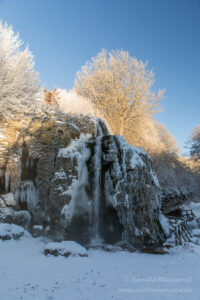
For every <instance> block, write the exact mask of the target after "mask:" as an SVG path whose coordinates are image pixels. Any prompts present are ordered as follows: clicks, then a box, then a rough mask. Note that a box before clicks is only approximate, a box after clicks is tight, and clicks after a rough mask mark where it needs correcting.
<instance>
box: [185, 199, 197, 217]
mask: <svg viewBox="0 0 200 300" xmlns="http://www.w3.org/2000/svg"><path fill="white" fill-rule="evenodd" d="M181 209H192V211H193V213H194V214H195V216H196V217H198V218H200V203H197V202H190V203H189V204H184V205H182V206H181Z"/></svg>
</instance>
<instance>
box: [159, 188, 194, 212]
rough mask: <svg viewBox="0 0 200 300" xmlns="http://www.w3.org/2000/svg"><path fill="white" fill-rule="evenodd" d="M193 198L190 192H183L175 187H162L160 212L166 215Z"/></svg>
mask: <svg viewBox="0 0 200 300" xmlns="http://www.w3.org/2000/svg"><path fill="white" fill-rule="evenodd" d="M192 198H193V195H192V193H191V194H190V193H185V192H184V191H181V190H180V189H177V188H162V194H161V199H162V207H161V210H162V212H163V213H164V214H165V215H167V214H170V213H172V212H175V211H177V210H179V209H180V207H181V205H183V204H184V203H186V202H187V201H189V200H191V199H192Z"/></svg>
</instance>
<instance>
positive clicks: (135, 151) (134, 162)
mask: <svg viewBox="0 0 200 300" xmlns="http://www.w3.org/2000/svg"><path fill="white" fill-rule="evenodd" d="M117 139H118V141H119V142H120V146H121V147H120V148H121V150H123V151H125V152H128V151H131V152H132V158H131V167H132V168H133V169H134V168H135V167H136V166H138V165H140V166H144V165H145V164H144V162H143V160H142V159H141V157H140V155H139V154H145V155H148V154H147V153H146V152H144V150H142V149H140V148H137V147H132V146H130V145H129V144H128V143H127V142H126V141H125V139H124V137H123V136H120V135H119V136H117Z"/></svg>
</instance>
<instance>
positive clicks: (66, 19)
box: [0, 0, 200, 151]
mask: <svg viewBox="0 0 200 300" xmlns="http://www.w3.org/2000/svg"><path fill="white" fill-rule="evenodd" d="M0 18H1V19H2V20H3V21H6V22H7V23H8V24H12V25H13V27H14V29H15V31H19V33H20V37H21V38H22V39H23V40H24V41H25V43H28V44H29V46H30V49H31V50H32V52H33V53H34V55H35V60H36V70H37V71H38V72H39V73H40V78H41V82H42V83H43V84H44V86H45V87H46V88H49V89H52V88H53V87H54V86H57V87H60V88H66V89H70V88H72V87H73V82H74V78H75V74H76V72H77V71H78V70H79V69H80V67H81V66H82V65H83V64H84V63H85V61H86V60H89V59H90V58H91V57H92V56H96V54H97V53H98V52H99V51H101V49H102V48H105V49H108V50H111V49H124V50H126V51H129V53H130V54H131V55H132V56H135V57H137V58H138V59H142V60H144V61H146V60H148V62H149V67H150V68H152V67H153V69H154V72H155V78H156V83H155V89H158V88H161V89H163V88H165V89H166V94H165V96H166V97H165V98H164V99H163V101H162V104H163V108H164V111H163V112H162V113H159V114H158V115H157V116H156V119H157V120H158V121H160V122H162V123H163V124H164V125H165V126H166V127H167V129H168V130H169V131H170V132H171V133H172V134H173V135H174V137H175V138H176V139H177V140H178V142H179V144H180V146H181V148H182V149H183V150H184V148H183V146H184V142H185V141H186V140H187V138H188V136H189V135H190V133H191V132H192V130H193V128H194V127H195V126H196V125H197V124H200V0H107V1H106V0H70V1H68V0H57V1H55V0H0ZM184 151H185V150H184Z"/></svg>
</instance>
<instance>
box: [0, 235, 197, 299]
mask: <svg viewBox="0 0 200 300" xmlns="http://www.w3.org/2000/svg"><path fill="white" fill-rule="evenodd" d="M43 249H44V242H42V240H40V239H33V238H26V239H21V240H19V241H14V240H10V241H4V242H2V241H0V299H2V300H19V299H24V300H29V299H37V300H50V299H51V300H68V299H69V300H93V299H95V300H102V299H104V300H111V299H114V300H124V299H126V300H132V299H137V300H145V299H148V300H160V299H162V300H169V299H173V300H180V299H181V300H188V299H192V300H198V299H199V269H200V247H199V246H196V245H193V244H186V245H185V246H184V247H180V246H179V247H176V248H173V249H172V250H170V254H166V255H152V254H146V253H137V252H134V253H129V252H126V251H119V252H105V251H102V250H88V255H89V256H88V257H71V256H70V257H67V258H66V257H62V256H58V257H54V256H45V255H44V254H43Z"/></svg>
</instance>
